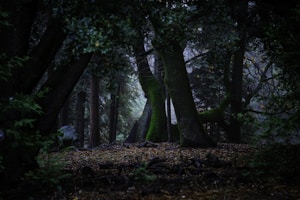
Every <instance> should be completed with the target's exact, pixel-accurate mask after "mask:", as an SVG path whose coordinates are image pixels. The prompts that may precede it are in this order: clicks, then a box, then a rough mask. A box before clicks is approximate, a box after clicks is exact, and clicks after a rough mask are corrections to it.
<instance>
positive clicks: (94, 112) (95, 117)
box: [89, 73, 100, 148]
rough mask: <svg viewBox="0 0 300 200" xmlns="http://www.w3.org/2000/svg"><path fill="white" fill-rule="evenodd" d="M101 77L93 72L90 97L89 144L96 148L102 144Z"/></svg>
mask: <svg viewBox="0 0 300 200" xmlns="http://www.w3.org/2000/svg"><path fill="white" fill-rule="evenodd" d="M99 109H100V108H99V78H98V77H97V75H95V74H94V73H92V74H91V99H90V141H89V146H90V147H91V148H94V147H96V146H98V145H99V144H100V128H99Z"/></svg>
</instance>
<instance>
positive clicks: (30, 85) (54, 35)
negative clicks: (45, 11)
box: [20, 19, 67, 94]
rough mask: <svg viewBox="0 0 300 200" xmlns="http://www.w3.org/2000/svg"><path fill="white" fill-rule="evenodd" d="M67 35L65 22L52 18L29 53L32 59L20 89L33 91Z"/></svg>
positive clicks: (21, 80)
mask: <svg viewBox="0 0 300 200" xmlns="http://www.w3.org/2000/svg"><path fill="white" fill-rule="evenodd" d="M66 36H67V34H66V33H65V31H64V30H63V24H62V23H61V22H60V21H59V20H57V19H52V20H50V22H49V24H48V26H47V29H46V31H45V33H44V34H43V36H42V38H41V39H40V42H39V44H38V45H37V46H35V47H34V48H33V49H32V51H31V53H30V55H29V58H30V59H29V61H28V62H26V63H25V66H24V70H25V69H26V76H22V77H21V79H20V82H21V83H22V84H20V91H22V92H24V93H26V94H30V93H31V92H32V90H33V89H34V88H35V87H36V86H37V84H38V82H39V81H40V79H41V77H42V76H43V74H44V73H45V71H46V70H47V68H48V66H49V65H50V63H51V62H52V61H53V58H54V57H55V55H56V53H57V51H58V50H59V48H60V47H61V45H62V44H63V41H64V40H65V38H66Z"/></svg>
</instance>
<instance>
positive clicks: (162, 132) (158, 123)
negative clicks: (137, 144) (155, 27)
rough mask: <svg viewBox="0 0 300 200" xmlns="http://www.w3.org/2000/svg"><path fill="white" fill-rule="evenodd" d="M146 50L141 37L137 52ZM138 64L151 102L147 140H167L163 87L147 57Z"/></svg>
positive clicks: (141, 82) (141, 81) (142, 82)
mask: <svg viewBox="0 0 300 200" xmlns="http://www.w3.org/2000/svg"><path fill="white" fill-rule="evenodd" d="M144 52H145V48H144V40H143V39H139V41H138V45H137V47H136V49H135V53H136V55H137V57H138V55H139V54H141V53H144ZM137 66H138V73H139V80H140V84H141V86H142V89H143V91H144V92H145V95H146V96H147V97H148V98H149V101H150V104H151V119H150V125H149V129H148V131H147V135H146V140H149V141H152V142H162V141H167V139H168V136H167V131H166V125H167V119H166V114H165V95H164V90H163V87H162V86H161V84H160V83H159V81H158V80H157V79H156V78H155V76H154V75H153V74H152V72H151V70H150V67H149V64H148V62H147V59H146V58H144V59H143V60H141V61H138V63H137Z"/></svg>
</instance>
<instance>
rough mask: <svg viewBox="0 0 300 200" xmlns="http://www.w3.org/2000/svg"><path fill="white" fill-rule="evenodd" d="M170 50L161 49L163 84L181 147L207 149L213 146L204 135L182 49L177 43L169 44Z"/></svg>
mask: <svg viewBox="0 0 300 200" xmlns="http://www.w3.org/2000/svg"><path fill="white" fill-rule="evenodd" d="M168 44H169V45H168V47H167V48H170V50H164V49H161V50H160V51H159V52H160V56H161V58H162V60H163V64H164V69H165V82H166V85H167V87H168V91H169V93H170V96H171V98H172V102H173V105H174V109H175V113H176V117H177V121H178V126H179V130H180V134H181V135H180V145H181V146H198V147H208V146H212V145H214V143H213V141H212V140H211V139H210V138H209V137H208V136H207V134H206V133H205V131H204V129H203V127H202V125H201V123H200V120H199V119H198V115H197V110H196V107H195V103H194V100H193V96H192V91H191V88H190V84H189V80H188V75H187V72H186V69H185V63H184V59H183V54H182V49H181V47H180V45H179V44H178V43H177V42H174V41H173V42H169V43H168Z"/></svg>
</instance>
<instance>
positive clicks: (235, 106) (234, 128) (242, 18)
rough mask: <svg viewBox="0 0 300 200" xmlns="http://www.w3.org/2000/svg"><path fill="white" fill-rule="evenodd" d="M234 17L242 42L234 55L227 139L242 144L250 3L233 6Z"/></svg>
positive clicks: (244, 0)
mask: <svg viewBox="0 0 300 200" xmlns="http://www.w3.org/2000/svg"><path fill="white" fill-rule="evenodd" d="M232 7H233V13H232V14H233V16H234V17H235V18H236V19H237V21H238V30H239V35H240V40H239V42H238V46H237V48H238V49H237V51H236V52H235V54H234V61H233V69H232V84H231V88H230V89H231V91H230V92H231V95H230V96H231V102H230V106H231V115H230V124H229V131H228V134H227V139H228V141H229V142H233V143H240V142H241V127H242V123H241V121H240V119H238V114H240V113H242V109H243V108H242V91H243V66H244V54H245V48H246V42H247V39H246V35H247V32H246V24H247V9H248V1H246V0H243V1H240V2H239V3H237V4H233V5H232Z"/></svg>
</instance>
